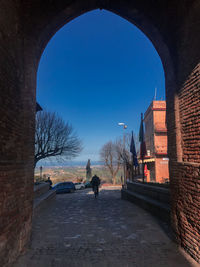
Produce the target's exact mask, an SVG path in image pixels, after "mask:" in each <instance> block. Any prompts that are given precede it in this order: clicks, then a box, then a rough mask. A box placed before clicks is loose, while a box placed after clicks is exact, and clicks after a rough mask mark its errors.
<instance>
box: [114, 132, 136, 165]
mask: <svg viewBox="0 0 200 267" xmlns="http://www.w3.org/2000/svg"><path fill="white" fill-rule="evenodd" d="M131 136H132V135H131V133H127V134H126V135H125V137H124V138H125V140H124V141H123V140H122V138H118V139H117V140H116V145H117V152H118V153H119V156H120V159H121V161H122V163H123V162H126V163H127V164H128V165H131V164H132V163H131V156H132V155H131V152H130V146H131ZM133 138H134V141H135V145H136V151H139V138H138V137H136V136H135V134H133Z"/></svg>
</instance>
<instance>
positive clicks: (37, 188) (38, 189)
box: [34, 183, 50, 199]
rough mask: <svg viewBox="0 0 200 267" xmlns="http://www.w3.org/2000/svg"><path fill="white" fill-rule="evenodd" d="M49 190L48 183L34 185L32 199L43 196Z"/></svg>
mask: <svg viewBox="0 0 200 267" xmlns="http://www.w3.org/2000/svg"><path fill="white" fill-rule="evenodd" d="M49 188H50V186H49V183H40V184H37V185H34V199H35V198H37V197H39V196H41V195H43V194H45V193H46V192H47V191H49Z"/></svg>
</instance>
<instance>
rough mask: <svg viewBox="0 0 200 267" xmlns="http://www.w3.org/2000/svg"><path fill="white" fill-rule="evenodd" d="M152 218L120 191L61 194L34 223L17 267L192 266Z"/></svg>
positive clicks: (86, 191) (85, 191)
mask: <svg viewBox="0 0 200 267" xmlns="http://www.w3.org/2000/svg"><path fill="white" fill-rule="evenodd" d="M163 226H164V225H162V224H160V223H159V222H158V221H157V220H156V219H155V218H154V217H152V216H151V215H150V214H148V213H147V212H146V211H144V210H143V209H141V208H139V207H137V206H135V205H134V204H132V203H129V202H127V201H123V200H121V199H120V190H119V189H118V190H113V189H112V190H111V189H109V188H108V189H106V190H105V189H103V190H101V192H100V196H99V199H94V196H93V194H92V192H91V191H90V190H88V189H87V190H84V191H78V192H75V193H73V194H63V195H57V197H56V200H55V201H54V202H52V205H51V206H50V207H49V208H48V209H45V210H44V211H43V212H42V213H41V215H40V216H39V217H37V218H35V219H34V221H33V234H32V241H31V244H30V247H29V248H28V251H27V252H26V254H25V255H24V256H21V257H20V258H19V259H18V262H17V263H16V264H15V265H14V266H15V267H24V266H27V267H65V266H67V267H92V266H95V267H112V266H114V267H118V266H120V267H129V266H135V267H138V266H139V267H150V266H152V267H156V266H159V267H162V266H169V267H174V266H180V267H184V266H193V265H191V264H189V262H188V261H187V260H186V259H185V257H184V256H183V255H182V254H181V253H180V251H179V250H178V248H177V246H176V245H175V244H174V243H173V242H172V241H171V240H170V239H169V237H168V236H167V235H166V231H163Z"/></svg>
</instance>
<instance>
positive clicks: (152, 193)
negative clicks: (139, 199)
mask: <svg viewBox="0 0 200 267" xmlns="http://www.w3.org/2000/svg"><path fill="white" fill-rule="evenodd" d="M127 189H128V190H131V191H133V192H137V193H140V194H142V195H145V196H148V197H150V198H153V199H155V200H158V201H160V202H163V203H167V204H170V192H169V189H167V188H162V187H158V186H153V185H147V184H142V183H134V182H129V183H127Z"/></svg>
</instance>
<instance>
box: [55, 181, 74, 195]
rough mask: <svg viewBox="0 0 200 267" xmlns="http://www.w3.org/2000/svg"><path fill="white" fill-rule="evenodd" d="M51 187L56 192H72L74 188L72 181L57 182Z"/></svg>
mask: <svg viewBox="0 0 200 267" xmlns="http://www.w3.org/2000/svg"><path fill="white" fill-rule="evenodd" d="M52 189H54V190H56V194H61V193H72V192H74V190H75V185H74V183H72V182H63V183H57V184H55V185H54V186H52Z"/></svg>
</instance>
